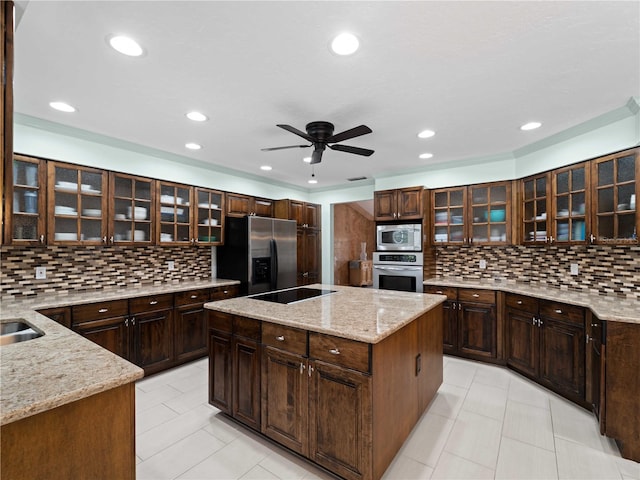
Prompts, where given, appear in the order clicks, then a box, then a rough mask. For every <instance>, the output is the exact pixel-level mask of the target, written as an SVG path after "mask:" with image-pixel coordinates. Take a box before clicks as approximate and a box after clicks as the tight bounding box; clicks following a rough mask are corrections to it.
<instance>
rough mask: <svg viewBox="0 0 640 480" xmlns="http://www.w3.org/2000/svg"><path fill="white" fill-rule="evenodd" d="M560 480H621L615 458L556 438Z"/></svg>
mask: <svg viewBox="0 0 640 480" xmlns="http://www.w3.org/2000/svg"><path fill="white" fill-rule="evenodd" d="M556 458H557V460H558V478H560V480H609V479H611V480H620V478H621V475H620V471H619V470H618V466H617V464H616V459H615V457H613V456H611V455H608V454H606V453H604V452H602V451H600V450H595V449H593V448H589V447H586V446H584V445H580V444H578V443H574V442H571V441H569V440H565V439H564V438H560V437H557V438H556Z"/></svg>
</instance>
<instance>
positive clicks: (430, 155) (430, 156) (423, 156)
mask: <svg viewBox="0 0 640 480" xmlns="http://www.w3.org/2000/svg"><path fill="white" fill-rule="evenodd" d="M418 158H421V159H422V160H426V159H428V158H433V153H421V154H420V155H419V156H418Z"/></svg>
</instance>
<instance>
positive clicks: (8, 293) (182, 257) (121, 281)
mask: <svg viewBox="0 0 640 480" xmlns="http://www.w3.org/2000/svg"><path fill="white" fill-rule="evenodd" d="M170 260H171V261H173V262H175V270H171V271H170V270H169V269H168V266H167V262H168V261H170ZM39 266H44V267H46V268H47V278H46V279H45V280H36V279H35V267H39ZM210 278H211V248H204V247H202V248H190V247H186V248H185V247H167V246H162V247H160V246H147V247H121V246H107V247H103V246H96V247H67V246H42V247H40V246H37V247H7V246H3V247H2V249H1V250H0V298H3V299H5V298H10V297H22V296H31V295H38V294H41V293H68V292H72V291H73V292H82V291H85V292H88V291H96V290H101V289H104V288H112V287H135V286H142V285H154V284H161V283H171V282H178V281H198V280H208V279H210Z"/></svg>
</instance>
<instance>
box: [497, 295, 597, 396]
mask: <svg viewBox="0 0 640 480" xmlns="http://www.w3.org/2000/svg"><path fill="white" fill-rule="evenodd" d="M584 322H585V311H584V308H582V307H576V306H573V305H567V304H563V303H558V302H551V301H546V300H538V299H535V298H530V297H526V296H522V295H516V294H507V295H506V329H507V331H506V339H507V341H506V356H507V364H508V365H509V366H510V367H512V368H513V369H514V370H517V371H519V372H521V373H523V374H525V375H527V376H529V377H531V378H532V379H533V380H535V381H537V382H539V383H540V384H542V385H545V386H547V387H549V388H551V389H552V390H554V391H556V392H558V393H560V394H561V395H564V396H565V397H567V398H569V399H571V400H573V401H575V402H577V403H580V404H584V403H585V325H584Z"/></svg>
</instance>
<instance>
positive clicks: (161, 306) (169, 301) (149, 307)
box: [129, 293, 173, 315]
mask: <svg viewBox="0 0 640 480" xmlns="http://www.w3.org/2000/svg"><path fill="white" fill-rule="evenodd" d="M171 308H173V294H172V293H167V294H165V295H149V296H147V297H138V298H131V299H129V310H130V311H131V314H132V315H135V314H137V313H146V312H152V311H154V310H167V309H171Z"/></svg>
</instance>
